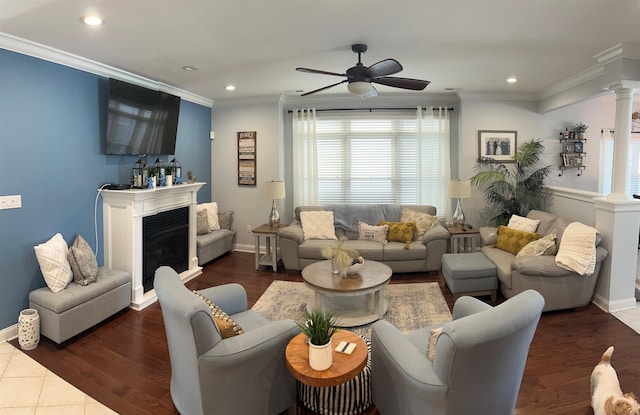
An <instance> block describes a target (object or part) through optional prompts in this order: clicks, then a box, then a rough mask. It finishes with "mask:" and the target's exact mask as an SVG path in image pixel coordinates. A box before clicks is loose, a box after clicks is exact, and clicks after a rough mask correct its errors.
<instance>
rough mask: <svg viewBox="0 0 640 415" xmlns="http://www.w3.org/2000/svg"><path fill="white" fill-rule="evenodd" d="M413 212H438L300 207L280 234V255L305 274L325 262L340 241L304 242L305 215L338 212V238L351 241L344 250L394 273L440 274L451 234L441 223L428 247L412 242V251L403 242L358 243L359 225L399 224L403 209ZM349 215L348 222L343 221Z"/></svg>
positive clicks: (426, 238) (421, 207)
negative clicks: (327, 249) (326, 252)
mask: <svg viewBox="0 0 640 415" xmlns="http://www.w3.org/2000/svg"><path fill="white" fill-rule="evenodd" d="M404 208H406V209H411V210H414V211H418V212H424V213H428V214H430V215H433V216H436V208H435V207H434V206H428V205H328V206H298V207H296V209H295V219H294V220H293V222H292V223H291V224H290V225H289V226H287V227H284V228H281V229H280V230H279V231H278V236H279V238H280V254H281V257H282V262H283V264H284V266H285V268H286V269H287V270H298V271H299V270H302V269H303V268H304V267H306V266H307V265H309V264H312V263H314V262H317V261H323V260H325V259H326V258H324V257H323V256H322V253H321V251H322V248H323V247H325V246H329V245H331V246H335V245H336V244H337V242H338V241H336V240H326V239H308V240H305V239H304V234H303V232H302V224H301V222H300V212H301V211H317V210H332V211H333V212H334V221H335V231H336V236H337V237H338V238H339V237H340V236H343V235H344V236H345V237H347V238H348V240H347V241H346V242H345V244H344V247H345V248H349V249H354V250H356V251H358V253H359V254H360V255H362V256H363V257H364V258H365V260H374V261H379V262H382V263H384V264H387V265H388V266H389V267H391V269H392V270H393V272H426V271H438V270H440V265H441V259H442V254H444V253H445V252H447V242H448V239H449V232H448V231H447V229H446V228H445V227H444V226H442V225H441V224H439V223H437V224H436V225H434V226H433V227H432V228H431V229H429V230H428V231H427V232H426V233H425V236H424V243H423V242H418V241H415V240H414V241H412V242H411V243H410V245H409V249H404V243H402V242H389V243H387V244H386V245H383V244H381V243H379V242H374V241H367V240H358V230H357V222H358V218H361V220H362V221H363V222H367V223H368V224H370V225H376V224H377V223H378V220H379V219H380V220H382V219H383V220H385V221H388V222H399V221H400V217H401V214H402V209H404ZM345 212H348V215H347V216H348V218H346V219H341V216H345Z"/></svg>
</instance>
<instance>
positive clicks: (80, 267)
mask: <svg viewBox="0 0 640 415" xmlns="http://www.w3.org/2000/svg"><path fill="white" fill-rule="evenodd" d="M67 259H68V260H69V265H70V266H71V271H72V272H73V280H74V281H75V282H77V283H78V284H80V285H89V284H91V283H92V282H94V281H95V280H96V277H97V276H98V261H96V257H95V256H94V254H93V250H92V249H91V247H90V246H89V244H88V243H87V241H85V240H84V238H83V237H82V236H80V235H77V236H76V239H75V240H74V241H73V244H71V246H70V247H69V250H68V251H67Z"/></svg>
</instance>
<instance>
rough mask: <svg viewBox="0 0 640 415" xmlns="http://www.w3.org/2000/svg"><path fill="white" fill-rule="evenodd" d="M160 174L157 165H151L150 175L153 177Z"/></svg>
mask: <svg viewBox="0 0 640 415" xmlns="http://www.w3.org/2000/svg"><path fill="white" fill-rule="evenodd" d="M156 174H158V169H157V168H156V167H155V166H151V167H149V177H153V176H155V175H156Z"/></svg>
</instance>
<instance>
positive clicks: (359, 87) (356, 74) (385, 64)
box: [296, 43, 431, 99]
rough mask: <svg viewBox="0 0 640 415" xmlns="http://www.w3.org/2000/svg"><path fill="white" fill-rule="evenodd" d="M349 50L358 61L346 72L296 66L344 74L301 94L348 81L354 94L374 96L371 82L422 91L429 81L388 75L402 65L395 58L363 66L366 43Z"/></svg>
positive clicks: (311, 92) (367, 96)
mask: <svg viewBox="0 0 640 415" xmlns="http://www.w3.org/2000/svg"><path fill="white" fill-rule="evenodd" d="M351 50H352V51H353V52H354V53H357V54H358V63H357V64H356V66H353V67H351V68H349V69H347V71H346V73H335V72H327V71H321V70H318V69H309V68H296V71H300V72H308V73H317V74H321V75H333V76H346V77H347V79H344V80H342V81H340V82H336V83H335V84H332V85H328V86H325V87H322V88H319V89H316V90H313V91H310V92H305V93H304V94H302V95H301V96H305V95H310V94H315V93H316V92H320V91H324V90H325V89H329V88H333V87H334V86H336V85H340V84H344V83H345V82H348V83H349V84H348V85H347V89H348V90H349V92H351V93H352V94H354V95H359V96H360V97H362V99H366V98H369V97H375V96H376V95H378V92H377V91H376V89H375V87H374V86H373V85H371V84H372V83H376V84H380V85H386V86H391V87H394V88H402V89H411V90H413V91H422V90H423V89H425V88H426V87H427V85H429V84H430V83H431V82H430V81H423V80H421V79H411V78H398V77H395V76H388V75H393V74H395V73H398V72H400V71H401V70H402V65H400V63H399V62H398V61H397V60H395V59H385V60H382V61H380V62H377V63H374V64H373V65H371V66H364V65H363V64H362V60H361V58H362V54H363V53H364V52H366V51H367V45H364V44H361V43H358V44H355V45H351Z"/></svg>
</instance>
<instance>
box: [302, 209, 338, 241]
mask: <svg viewBox="0 0 640 415" xmlns="http://www.w3.org/2000/svg"><path fill="white" fill-rule="evenodd" d="M300 222H301V223H302V234H303V235H304V239H338V237H336V230H335V227H334V224H333V212H332V211H330V210H313V211H306V212H300Z"/></svg>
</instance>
